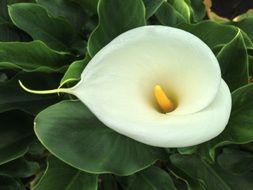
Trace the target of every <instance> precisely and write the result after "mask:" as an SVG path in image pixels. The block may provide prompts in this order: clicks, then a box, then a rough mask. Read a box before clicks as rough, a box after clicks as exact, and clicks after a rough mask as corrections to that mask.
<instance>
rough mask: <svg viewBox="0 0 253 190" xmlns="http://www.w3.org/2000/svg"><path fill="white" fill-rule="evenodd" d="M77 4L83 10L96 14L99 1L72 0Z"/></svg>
mask: <svg viewBox="0 0 253 190" xmlns="http://www.w3.org/2000/svg"><path fill="white" fill-rule="evenodd" d="M72 1H74V2H76V3H78V4H80V5H81V6H82V7H83V8H84V9H85V10H86V9H89V10H91V11H93V12H94V13H96V12H97V5H98V1H99V0H72Z"/></svg>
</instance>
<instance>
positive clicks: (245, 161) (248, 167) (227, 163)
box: [217, 148, 253, 174]
mask: <svg viewBox="0 0 253 190" xmlns="http://www.w3.org/2000/svg"><path fill="white" fill-rule="evenodd" d="M217 160H218V163H219V165H220V166H221V167H222V168H224V169H225V170H227V171H229V172H232V173H234V174H245V173H247V172H249V171H252V170H253V154H252V153H249V152H245V151H242V150H236V149H232V148H224V149H223V150H222V153H221V154H219V156H218V157H217Z"/></svg>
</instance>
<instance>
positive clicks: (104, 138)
mask: <svg viewBox="0 0 253 190" xmlns="http://www.w3.org/2000/svg"><path fill="white" fill-rule="evenodd" d="M35 133H36V135H37V137H38V138H39V140H40V141H41V143H42V144H43V145H44V146H45V147H46V148H47V149H48V150H49V151H50V152H51V153H52V154H54V155H55V156H57V157H58V158H60V159H61V160H63V161H64V162H66V163H68V164H70V165H72V166H74V167H76V168H79V169H80V170H83V171H87V172H90V173H114V174H117V175H130V174H132V173H135V172H137V171H139V170H142V169H143V168H146V167H148V166H149V165H151V164H152V163H154V162H155V161H156V160H157V159H159V158H161V157H163V150H162V149H160V148H155V147H151V146H147V145H144V144H142V143H139V142H136V141H134V140H132V139H130V138H127V137H125V136H123V135H120V134H119V133H116V132H115V131H113V130H111V129H109V128H108V127H106V126H104V125H103V124H102V123H101V122H100V121H99V120H97V119H96V118H95V116H94V115H93V114H92V113H91V112H90V111H89V110H88V108H87V107H86V106H85V105H84V104H82V103H81V102H80V101H63V102H60V103H58V104H55V105H53V106H51V107H49V108H47V109H46V110H44V111H42V112H41V113H40V114H39V115H38V116H37V118H36V119H35Z"/></svg>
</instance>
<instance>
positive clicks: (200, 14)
mask: <svg viewBox="0 0 253 190" xmlns="http://www.w3.org/2000/svg"><path fill="white" fill-rule="evenodd" d="M189 1H190V7H191V9H192V11H193V20H194V21H196V22H198V21H201V20H202V19H204V17H205V15H206V8H205V5H204V3H203V0H189ZM186 2H187V1H186Z"/></svg>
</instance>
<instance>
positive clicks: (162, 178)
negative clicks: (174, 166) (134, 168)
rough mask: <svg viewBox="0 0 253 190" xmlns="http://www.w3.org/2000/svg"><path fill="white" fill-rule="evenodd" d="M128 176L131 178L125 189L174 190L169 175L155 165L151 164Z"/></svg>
mask: <svg viewBox="0 0 253 190" xmlns="http://www.w3.org/2000/svg"><path fill="white" fill-rule="evenodd" d="M128 178H132V179H131V180H132V181H131V184H130V185H129V186H128V187H127V188H126V190H140V189H145V190H156V189H157V190H158V189H159V190H168V189H169V190H176V187H175V186H174V184H173V181H172V179H171V177H170V175H169V174H168V173H166V172H165V171H164V170H162V169H160V168H158V167H155V166H151V167H149V168H147V169H145V170H143V171H141V172H138V173H136V174H134V175H133V176H130V177H128Z"/></svg>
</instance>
